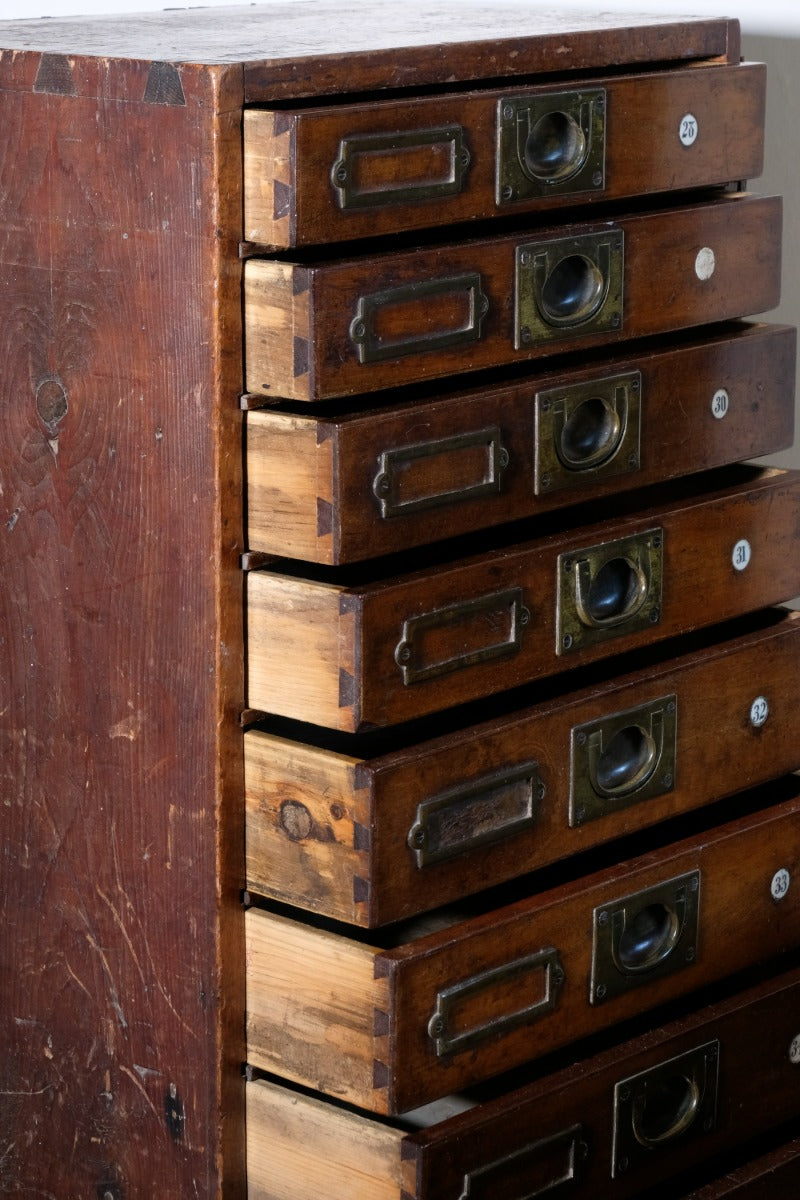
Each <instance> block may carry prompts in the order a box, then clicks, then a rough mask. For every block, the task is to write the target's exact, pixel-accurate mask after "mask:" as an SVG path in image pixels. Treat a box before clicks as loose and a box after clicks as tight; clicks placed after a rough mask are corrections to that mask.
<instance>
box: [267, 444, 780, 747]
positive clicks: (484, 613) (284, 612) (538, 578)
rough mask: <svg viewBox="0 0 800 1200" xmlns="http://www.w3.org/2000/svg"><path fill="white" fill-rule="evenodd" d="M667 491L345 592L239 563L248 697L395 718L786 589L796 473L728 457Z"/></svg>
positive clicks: (363, 718) (340, 720) (300, 711)
mask: <svg viewBox="0 0 800 1200" xmlns="http://www.w3.org/2000/svg"><path fill="white" fill-rule="evenodd" d="M658 495H659V496H662V495H663V494H662V493H661V492H660V491H659V493H658ZM670 495H671V499H670V501H669V502H666V503H665V502H663V499H662V503H661V504H659V505H657V506H655V507H648V506H645V507H643V508H640V505H641V504H642V503H643V498H642V497H641V496H638V497H637V494H634V495H633V496H632V498H631V508H632V509H633V513H632V515H631V513H630V512H628V513H626V514H624V515H617V516H615V517H614V518H613V519H608V520H606V521H604V522H602V523H600V524H594V525H588V526H580V527H578V528H574V529H571V530H570V531H568V532H564V533H553V534H550V535H549V536H546V537H541V538H537V539H535V540H533V541H529V542H523V543H516V544H512V545H507V546H505V547H501V548H495V549H492V550H488V551H487V552H486V553H485V554H483V555H480V556H476V557H474V558H469V559H460V560H457V561H455V562H451V563H449V564H448V563H445V564H444V565H441V564H440V563H439V564H437V565H434V563H435V562H436V555H435V551H436V548H435V547H434V548H433V551H432V556H433V558H432V562H431V566H430V568H429V570H427V571H423V570H418V571H415V572H412V573H410V574H403V575H398V576H394V577H390V578H388V579H384V578H381V577H376V576H375V567H374V566H371V567H370V568H369V569H367V568H365V569H364V570H365V575H364V582H357V583H354V584H353V585H352V586H350V587H348V586H345V585H344V584H343V583H341V584H339V583H333V582H321V581H317V580H312V579H308V578H305V577H303V576H301V575H290V574H288V573H279V572H278V571H277V570H257V571H250V572H248V575H247V592H248V616H247V625H248V669H249V688H248V697H249V699H248V703H249V706H250V708H252V709H256V710H261V711H264V712H272V713H276V714H279V715H282V716H287V717H292V718H295V719H297V720H302V721H306V722H310V723H313V724H317V725H323V726H329V727H331V728H338V729H342V730H351V731H352V730H358V729H360V728H363V727H365V726H368V725H385V724H392V723H397V722H401V721H406V720H409V719H411V718H413V717H419V716H422V715H424V714H426V713H430V712H435V711H437V710H441V709H444V708H446V707H448V706H450V705H454V704H457V703H461V702H463V701H468V700H475V699H477V698H479V697H481V696H485V695H490V694H494V693H497V692H500V691H503V690H504V689H507V688H511V687H513V686H515V685H518V684H522V683H528V682H530V681H532V680H535V679H540V678H544V677H546V676H549V675H553V674H555V673H557V672H560V671H564V670H568V669H569V668H571V667H574V666H580V665H583V664H584V663H586V662H591V661H595V660H597V659H599V658H603V657H605V656H607V655H609V654H612V653H615V652H616V653H620V652H623V651H626V650H630V649H632V648H634V647H641V646H644V645H647V644H650V643H652V642H654V641H660V640H662V639H664V638H666V637H670V636H672V635H675V634H679V633H685V632H687V631H689V630H692V629H695V628H697V627H702V626H709V625H713V624H715V623H717V622H720V621H724V620H727V619H728V618H730V617H734V616H738V615H740V614H742V613H744V612H748V611H755V610H756V609H758V608H761V607H763V606H765V605H769V604H776V603H782V602H784V601H786V600H788V599H790V598H791V597H792V596H795V595H797V594H798V593H799V592H800V561H798V555H797V553H796V548H797V539H798V536H800V473H797V472H792V471H775V470H759V469H756V468H746V467H741V468H731V469H730V470H729V471H726V472H724V473H723V475H722V476H721V477H720V476H719V475H715V476H714V477H713V478H712V480H711V481H709V480H708V479H707V478H706V477H702V480H701V482H698V481H691V480H688V481H681V483H680V485H678V484H674V485H672V491H671V493H670ZM649 503H650V504H651V505H652V503H653V499H652V497H651V498H650V502H649ZM492 544H493V545H495V546H496V545H497V542H493V543H492ZM419 561H420V562H421V561H422V559H421V558H420V560H419ZM370 572H371V574H370Z"/></svg>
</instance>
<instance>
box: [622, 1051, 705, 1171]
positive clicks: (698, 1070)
mask: <svg viewBox="0 0 800 1200" xmlns="http://www.w3.org/2000/svg"><path fill="white" fill-rule="evenodd" d="M720 1051H721V1047H720V1043H719V1041H718V1040H717V1039H716V1038H714V1039H713V1040H712V1041H709V1042H704V1043H703V1044H702V1045H700V1046H697V1047H695V1048H694V1049H692V1050H687V1051H686V1052H685V1053H684V1054H679V1055H677V1056H676V1057H674V1058H670V1059H668V1060H667V1061H666V1062H661V1063H657V1064H656V1065H655V1066H653V1067H649V1068H648V1069H647V1070H646V1071H641V1072H639V1074H638V1075H631V1076H629V1077H628V1078H627V1079H621V1080H620V1081H619V1083H617V1084H616V1085H615V1087H614V1132H613V1146H612V1155H611V1163H612V1166H611V1171H612V1175H613V1177H614V1178H617V1177H618V1176H620V1175H624V1174H626V1173H627V1172H628V1171H630V1170H633V1169H634V1168H635V1167H637V1166H638V1165H639V1164H644V1163H647V1164H649V1165H652V1160H653V1153H654V1152H658V1151H661V1152H663V1153H665V1154H669V1153H674V1152H675V1151H676V1150H677V1147H678V1145H679V1144H680V1145H683V1144H684V1143H685V1142H687V1141H689V1140H694V1139H695V1138H697V1137H702V1136H704V1135H705V1136H708V1134H710V1133H711V1132H712V1131H713V1130H714V1129H715V1128H716V1124H717V1093H718V1088H719V1063H720Z"/></svg>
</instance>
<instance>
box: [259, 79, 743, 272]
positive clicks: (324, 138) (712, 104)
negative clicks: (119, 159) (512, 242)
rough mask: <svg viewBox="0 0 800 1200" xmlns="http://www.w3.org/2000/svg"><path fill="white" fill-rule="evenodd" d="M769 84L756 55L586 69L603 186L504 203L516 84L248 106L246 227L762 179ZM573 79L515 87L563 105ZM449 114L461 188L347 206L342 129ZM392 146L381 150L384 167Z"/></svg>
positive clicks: (388, 128)
mask: <svg viewBox="0 0 800 1200" xmlns="http://www.w3.org/2000/svg"><path fill="white" fill-rule="evenodd" d="M764 84H765V70H764V68H763V67H761V66H758V65H756V64H741V65H736V66H731V67H724V68H719V67H715V66H705V67H698V68H690V67H685V66H684V67H681V68H680V69H677V70H672V71H661V72H658V73H653V72H644V73H642V74H641V75H638V76H630V77H627V78H625V77H622V78H611V79H607V78H603V77H602V76H601V77H599V78H596V79H591V78H586V77H585V76H582V77H581V80H580V89H581V90H588V89H590V88H592V87H599V88H602V89H604V92H605V113H606V115H605V118H604V132H605V182H604V184H603V186H601V187H596V186H595V187H592V186H591V184H590V185H589V186H587V185H586V184H583V185H582V186H580V187H574V189H570V188H569V187H568V186H566V190H564V189H561V188H559V189H558V191H557V194H556V195H552V196H547V195H544V196H539V197H533V198H530V199H522V200H517V201H515V202H514V203H500V204H498V202H497V200H496V195H495V193H496V183H495V172H496V166H495V162H496V159H497V155H498V152H499V151H498V135H497V123H498V117H497V112H498V107H497V106H498V103H500V102H501V101H502V100H503V99H504V98H508V97H509V96H510V95H511V94H512V92H510V91H509V87H508V86H506V87H505V89H504V90H502V91H499V90H491V91H487V92H485V93H482V94H478V93H467V94H466V95H465V94H463V93H462V94H455V95H454V94H452V93H451V94H448V93H445V94H444V95H440V96H434V97H418V98H415V99H409V100H397V99H392V101H391V102H387V103H385V104H383V105H376V104H375V103H368V104H361V105H353V104H347V105H335V106H328V107H322V106H320V107H318V108H313V109H300V110H298V111H295V112H286V111H284V110H282V109H281V110H277V111H274V112H272V111H269V110H262V109H250V110H248V111H247V112H246V113H245V124H244V145H245V238H246V239H247V240H248V241H251V242H255V243H260V244H262V245H265V246H275V247H280V248H284V249H285V248H288V247H291V246H310V245H313V244H314V243H316V242H330V241H343V240H347V239H351V238H358V237H375V236H378V235H384V236H385V235H387V234H392V233H397V232H400V231H404V230H408V229H422V228H426V227H433V226H439V225H446V224H453V223H455V222H458V221H469V220H475V219H485V218H487V217H494V216H500V215H502V216H515V215H516V214H518V213H521V212H534V211H535V212H539V211H542V212H547V211H552V210H554V209H559V210H561V209H564V208H568V207H569V206H571V205H572V206H574V205H576V204H584V205H585V204H592V203H593V202H595V201H597V200H620V199H623V198H627V197H632V196H639V195H647V194H652V193H655V192H666V191H674V190H679V189H689V188H696V187H708V186H713V185H717V184H725V183H729V182H732V181H735V180H740V179H754V178H755V177H756V176H758V175H760V174H761V170H762V162H763V144H762V143H763V125H764ZM568 89H569V82H567V81H563V80H562V81H560V82H559V83H558V84H553V83H552V82H550V83H546V84H539V85H538V86H535V87H529V86H525V87H519V88H514V89H513V96H514V98H515V99H516V98H522V97H525V98H530V99H534V98H536V97H538V96H542V95H545V96H554V97H555V98H554V100H553V108H554V109H556V110H557V109H558V105H559V97H560V96H562V95H563V97H564V98H563V99H560V103H561V104H562V105H563V104H564V103H566V102H568V99H569V95H570V92H569V90H568ZM686 113H692V114H693V115H694V116H695V118H696V119H697V123H698V128H699V129H700V131H701V133H700V134H699V135H698V138H697V140H696V141H695V142H694V144H693V145H692V146H690V147H687V146H685V145H683V144H682V143H681V140H680V138H679V136H678V135H679V129H680V122H681V120H682V118H683V117H684V116H685V115H686ZM450 124H453V125H457V126H459V127H460V128H461V130H462V133H463V138H464V143H465V145H466V146H467V148H468V151H469V154H470V163H469V168H468V169H467V170H466V172H465V175H464V178H463V181H462V184H461V187H460V188H459V190H458V191H457V193H456V194H453V195H445V194H440V195H438V196H433V197H431V198H429V199H423V200H408V199H405V198H403V199H402V200H396V199H393V197H392V194H391V186H390V184H389V183H387V184H385V185H384V191H385V196H384V198H383V199H382V201H381V202H380V203H376V204H371V205H370V206H369V207H368V208H361V209H359V208H357V207H354V206H352V205H347V204H345V205H344V207H342V206H341V204H340V202H339V196H338V192H337V191H336V189H334V187H333V185H332V183H331V172H332V168H333V166H334V163H335V162H336V161H337V157H338V154H339V148H340V144H341V142H342V141H343V140H347V141H348V142H350V143H351V144H353V145H354V144H355V143H356V141H357V139H358V138H359V137H361V138H363V137H365V136H368V135H374V134H384V135H388V134H397V133H398V131H400V132H402V133H403V134H411V133H413V132H414V131H416V132H421V131H425V130H429V129H432V128H442V127H443V126H446V125H450ZM375 157H376V158H377V155H375ZM391 157H392V156H391V153H390V152H389V151H386V150H384V151H382V152H381V156H380V161H381V163H382V165H383V166H384V170H385V171H386V172H387V174H388V171H389V168H388V166H386V165H385V163H386V160H389V162H390V163H391ZM396 157H397V159H398V161H397V164H396V169H397V170H399V168H400V166H401V160H400V156H399V155H396ZM393 186H395V187H396V186H397V185H396V184H393Z"/></svg>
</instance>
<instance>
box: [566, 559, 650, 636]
mask: <svg viewBox="0 0 800 1200" xmlns="http://www.w3.org/2000/svg"><path fill="white" fill-rule="evenodd" d="M574 570H575V606H576V609H577V613H578V617H579V619H580V621H581V622H582V623H583V624H584V625H587V626H589V627H591V628H594V629H609V628H612V627H613V626H615V625H621V624H622V623H623V622H624V621H627V620H629V619H630V618H631V617H633V616H635V615H636V613H638V612H639V610H640V609H641V608H642V606H643V605H644V603H645V600H646V599H647V594H648V592H649V590H650V581H649V579H648V575H647V572H646V571H645V569H644V567H643V566H642V563H641V562H634V561H633V559H632V558H628V557H627V556H619V557H616V558H609V559H607V560H606V562H604V563H603V565H602V566H601V567H600V568H599V569H598V570H597V571H594V572H593V571H592V568H591V564H590V563H589V561H588V559H579V560H578V561H577V562H576V563H575V564H574Z"/></svg>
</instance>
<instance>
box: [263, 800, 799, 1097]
mask: <svg viewBox="0 0 800 1200" xmlns="http://www.w3.org/2000/svg"><path fill="white" fill-rule="evenodd" d="M798 790H800V782H798V780H797V779H796V778H794V777H793V778H791V779H789V780H786V781H777V782H775V783H773V784H770V785H768V786H767V787H766V788H765V789H764V790H763V796H764V799H765V800H767V799H769V798H773V799H775V800H776V801H779V802H778V803H776V804H775V805H774V806H773V807H770V808H767V809H764V810H761V811H756V812H755V813H750V814H749V815H745V816H742V817H740V818H739V819H737V820H732V821H730V822H729V823H727V824H724V825H720V826H716V827H714V828H708V827H707V826H706V827H704V828H702V830H701V831H699V832H696V833H695V834H694V835H693V836H692V837H689V838H686V839H685V840H683V841H679V842H675V843H668V844H665V845H662V846H660V847H659V848H658V850H657V851H652V852H651V853H650V854H648V855H645V856H642V857H640V858H634V859H629V860H626V861H624V862H621V863H619V864H616V865H614V866H611V867H608V868H606V869H605V870H603V871H600V872H597V873H596V874H594V875H589V876H583V877H580V878H577V879H574V880H572V881H570V882H569V883H566V884H564V885H562V886H560V887H555V888H552V889H551V890H549V891H546V892H540V893H538V894H533V895H530V896H528V897H524V898H521V899H517V900H516V901H514V902H512V903H509V904H507V905H505V906H504V907H500V908H495V909H490V910H489V911H485V912H482V913H481V914H480V915H478V916H473V917H468V918H467V919H465V920H461V921H458V920H457V917H456V915H455V914H452V915H451V919H452V920H454V921H455V923H454V924H450V925H445V920H444V918H443V919H442V922H441V923H442V925H445V927H444V928H441V929H438V930H434V931H433V932H428V933H422V935H421V936H419V937H414V938H411V939H410V940H407V941H404V942H402V941H401V942H400V944H398V945H397V946H396V948H394V944H393V943H392V948H387V949H385V950H384V951H383V952H379V951H377V950H373V949H372V948H367V947H365V946H363V945H361V944H360V943H359V942H356V941H354V940H352V939H350V938H347V937H344V936H340V935H336V934H331V933H328V932H326V931H324V930H312V929H310V928H308V927H306V926H304V925H303V924H301V923H300V922H290V921H287V920H286V919H285V918H283V917H279V916H277V915H276V914H273V913H269V912H267V911H261V910H257V909H251V910H250V911H249V912H248V914H247V922H248V934H249V937H250V939H251V940H250V943H249V945H250V949H249V958H248V969H249V981H248V1005H249V1009H250V1012H251V1014H256V1013H257V1014H258V1019H257V1020H256V1019H254V1017H253V1016H252V1015H251V1019H250V1023H249V1038H248V1049H247V1054H248V1060H249V1061H250V1062H251V1063H252V1064H253V1065H254V1066H256V1067H263V1068H264V1069H265V1070H269V1071H275V1070H276V1068H278V1064H279V1073H281V1074H282V1075H283V1077H284V1078H288V1079H292V1080H295V1081H296V1082H298V1083H302V1084H306V1085H309V1086H312V1087H314V1088H316V1089H317V1090H319V1091H322V1092H326V1091H327V1092H329V1093H330V1094H332V1095H336V1096H339V1097H340V1098H345V1099H350V1100H351V1101H352V1102H353V1103H355V1104H358V1105H361V1106H362V1107H366V1108H369V1109H370V1110H371V1111H374V1112H379V1113H392V1112H394V1113H399V1112H404V1111H406V1110H408V1109H411V1108H415V1107H417V1106H418V1105H421V1104H425V1103H427V1102H429V1101H431V1100H434V1099H436V1098H437V1097H441V1096H445V1095H447V1094H448V1093H450V1092H453V1091H458V1090H461V1089H462V1088H464V1087H467V1086H470V1085H473V1084H476V1083H478V1082H479V1081H481V1080H484V1079H487V1078H489V1077H491V1076H494V1075H497V1074H499V1073H501V1072H503V1071H506V1070H509V1069H511V1068H512V1067H515V1066H519V1065H521V1064H523V1063H527V1062H529V1061H531V1060H533V1059H535V1058H537V1057H538V1056H541V1055H543V1054H545V1053H548V1052H549V1051H551V1050H553V1049H555V1048H557V1047H559V1046H563V1045H566V1044H568V1043H571V1042H574V1041H576V1040H577V1039H579V1038H581V1037H582V1036H586V1035H587V1034H589V1033H592V1032H597V1031H599V1030H602V1029H607V1028H609V1027H610V1026H612V1025H613V1024H615V1023H617V1022H619V1021H622V1020H624V1019H625V1018H629V1017H632V1016H633V1015H635V1014H637V1013H642V1012H646V1011H648V1009H650V1008H653V1007H655V1006H657V1005H662V1004H664V1003H665V1002H667V1001H668V1000H671V999H675V998H676V997H678V996H681V995H685V994H687V993H689V992H692V991H694V990H696V989H697V988H700V987H702V986H704V985H706V984H708V983H710V982H712V981H713V980H717V979H721V978H723V977H724V976H727V975H731V974H733V973H735V972H736V971H739V970H743V969H744V968H745V967H748V966H750V965H754V964H756V963H759V962H762V961H764V960H766V959H768V958H770V957H775V956H777V955H779V954H781V953H786V952H787V951H789V950H790V949H792V948H793V947H795V946H796V945H797V939H798V935H800V908H798V903H797V900H796V897H794V898H793V896H792V891H791V886H790V889H789V892H788V893H786V895H785V896H784V898H783V899H782V900H781V901H776V900H775V899H773V896H772V894H771V885H772V881H773V879H774V877H775V875H776V874H777V873H778V872H779V871H781V870H785V871H787V872H788V873H789V876H790V877H791V879H792V880H794V879H796V876H797V871H798V869H800V824H798V819H797V818H798V813H799V812H800V799H798ZM787 795H788V798H787ZM692 871H697V872H699V878H700V884H699V886H700V904H699V924H698V937H697V941H696V943H693V944H692V946H691V953H689V946H688V943H686V942H685V941H681V940H679V941H678V942H677V946H676V950H675V953H676V967H677V969H676V970H675V971H674V972H673V973H671V974H668V975H665V976H662V977H660V978H659V977H658V975H657V974H656V975H653V974H652V973H650V972H648V971H644V972H643V973H642V974H641V975H639V976H636V977H631V978H629V979H628V982H627V984H626V986H625V987H624V989H623V991H622V992H621V993H620V994H618V995H616V996H614V997H613V998H610V999H609V1000H607V1001H606V1002H605V1003H603V1002H601V1000H599V999H595V1000H594V1001H590V995H589V981H590V973H591V964H592V938H593V933H592V930H593V913H594V912H596V911H597V910H599V909H600V908H603V907H604V906H609V905H613V904H615V903H616V902H618V901H621V900H623V899H625V898H633V897H635V896H636V895H637V894H638V893H640V892H642V891H645V890H647V889H650V888H653V887H654V886H657V885H659V884H662V883H666V882H667V881H670V880H672V879H676V878H678V877H681V876H683V875H685V874H686V873H687V872H692ZM631 905H632V908H631V912H633V910H634V908H635V901H633V900H631ZM401 929H402V927H401ZM407 936H408V935H407ZM374 940H375V939H373V941H374ZM276 944H277V946H278V947H279V949H278V951H276V949H275V946H276ZM547 947H552V948H554V949H555V950H557V952H558V956H559V959H560V962H561V964H562V966H563V971H564V982H563V987H562V989H561V992H560V994H559V996H558V1001H557V1004H556V1005H555V1007H554V1008H553V1009H551V1010H550V1011H549V1012H545V1013H543V1014H540V1015H539V1016H538V1019H529V1020H527V1021H525V1022H522V1023H520V1024H518V1025H517V1026H516V1027H511V1028H510V1029H506V1030H504V1031H502V1032H501V1031H500V1030H498V1031H496V1032H495V1033H494V1035H493V1036H491V1037H487V1038H485V1039H483V1040H482V1041H481V1040H479V1041H477V1042H475V1043H474V1044H472V1045H470V1046H468V1047H465V1048H464V1049H463V1050H458V1049H456V1050H452V1051H451V1052H449V1053H445V1054H444V1055H442V1056H438V1057H437V1054H436V1052H435V1046H434V1040H433V1037H432V1035H431V1034H430V1033H429V1023H430V1021H431V1017H432V1015H433V1014H434V1013H435V1011H436V1008H437V996H439V995H440V994H441V993H442V992H443V991H445V990H446V989H450V988H453V987H455V986H456V985H464V986H466V985H467V984H468V983H469V982H470V981H472V980H474V979H475V978H476V977H477V976H480V975H482V974H483V973H484V972H491V971H494V970H496V969H499V968H502V967H508V966H510V964H513V963H516V962H518V961H521V960H523V959H524V958H526V956H529V955H531V954H532V953H533V952H534V951H537V950H539V949H543V948H547ZM337 953H338V958H337V959H335V960H332V959H333V956H334V955H335V954H337ZM365 956H366V957H369V958H370V959H372V958H373V957H374V967H375V974H376V980H375V981H373V979H372V977H371V975H372V972H371V971H369V972H367V970H366V965H365V964H364V963H362V959H363V958H364V957H365ZM359 964H361V965H359ZM348 969H349V972H350V973H349V975H348V974H347V972H348ZM367 974H369V978H368V979H367ZM377 983H382V984H384V985H387V986H388V1004H387V1003H386V999H385V998H383V997H382V998H381V999H380V1000H379V1001H378V1003H377V1004H375V1002H374V997H375V991H374V989H375V987H376V984H377ZM350 986H352V988H353V992H354V994H353V995H352V996H350V993H349V990H347V989H349V987H350ZM495 991H496V992H497V993H498V994H497V995H496V996H495V994H494V992H495ZM345 994H347V995H348V1001H347V1004H346V1005H345V1006H343V1005H342V1002H341V997H342V996H343V995H345ZM476 999H477V1000H482V1002H483V1003H484V1005H485V1006H486V1008H485V1011H483V1012H480V1011H479V1010H476V1011H475V1012H473V1013H472V1016H471V1019H472V1020H473V1021H475V1023H476V1025H479V1024H480V1023H481V1019H483V1020H485V1019H488V1016H489V1014H490V1013H491V1014H492V1015H493V1016H494V1017H495V1018H497V1017H499V1016H502V1015H503V1014H505V1013H507V1012H511V1011H513V1006H509V1002H508V998H506V1001H505V1007H504V1005H503V993H502V989H500V988H496V989H490V988H489V987H488V985H487V986H486V987H485V988H484V989H483V992H482V993H478V995H477V998H476ZM495 1002H496V1003H495ZM384 1005H385V1007H384ZM376 1008H377V1009H378V1010H380V1011H381V1012H383V1013H385V1014H386V1017H387V1020H386V1021H385V1022H384V1028H385V1031H386V1033H387V1034H388V1037H387V1039H386V1049H387V1051H388V1055H389V1057H388V1058H386V1059H383V1060H379V1061H381V1062H383V1063H384V1069H383V1070H381V1071H380V1072H378V1073H377V1074H376V1075H375V1077H373V1074H372V1067H371V1065H370V1064H369V1047H370V1045H371V1039H372V1037H373V1033H374V1029H375V1024H374V1020H375V1010H376ZM289 1012H291V1014H292V1023H291V1028H290V1029H287V1028H286V1017H287V1014H288V1013H289ZM343 1028H346V1031H347V1032H346V1036H343V1037H340V1036H339V1034H340V1031H342V1030H343ZM295 1030H297V1031H299V1035H300V1036H299V1037H296V1036H295V1033H294V1031H295ZM332 1041H334V1042H335V1043H336V1053H335V1064H336V1067H337V1070H336V1072H335V1073H333V1072H332V1059H331V1051H330V1043H331V1042H332Z"/></svg>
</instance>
